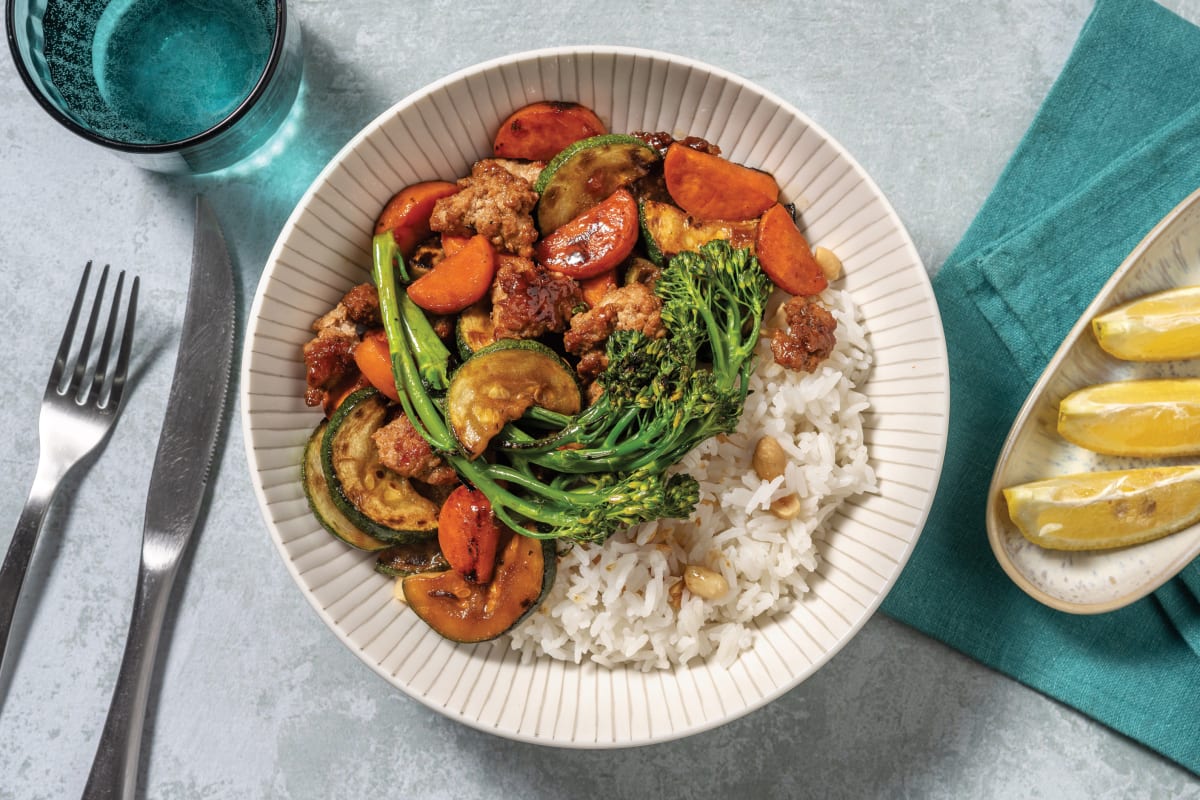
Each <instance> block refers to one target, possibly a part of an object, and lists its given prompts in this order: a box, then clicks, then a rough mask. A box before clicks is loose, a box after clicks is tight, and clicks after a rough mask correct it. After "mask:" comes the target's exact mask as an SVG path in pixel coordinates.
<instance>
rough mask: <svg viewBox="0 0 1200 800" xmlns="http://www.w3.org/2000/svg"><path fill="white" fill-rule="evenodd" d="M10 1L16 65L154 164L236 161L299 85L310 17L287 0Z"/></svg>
mask: <svg viewBox="0 0 1200 800" xmlns="http://www.w3.org/2000/svg"><path fill="white" fill-rule="evenodd" d="M6 1H7V14H6V20H7V31H8V44H9V47H10V49H11V50H12V55H13V59H14V60H15V62H16V65H17V71H18V72H19V73H20V74H21V77H22V78H23V79H24V81H25V84H26V86H28V87H29V90H30V91H31V92H32V93H33V96H34V97H35V98H36V99H37V101H38V102H39V103H41V105H42V107H43V108H45V109H46V111H48V112H49V113H50V115H51V116H52V117H54V118H55V119H56V120H58V121H59V122H60V123H62V124H63V125H64V126H66V127H67V129H69V130H71V131H72V132H74V133H76V134H78V135H79V136H82V137H83V138H84V139H87V140H89V141H91V142H94V143H96V144H99V145H101V146H103V147H105V148H107V149H109V150H111V151H113V152H114V153H116V154H117V155H119V156H121V157H123V158H125V159H127V160H129V161H132V162H133V163H135V164H137V165H138V166H141V167H145V168H147V169H151V170H155V171H158V172H173V173H204V172H212V171H215V170H219V169H223V168H225V167H229V166H232V165H233V164H236V163H237V162H239V161H241V160H242V159H244V158H246V157H247V156H249V155H250V154H251V153H253V152H254V151H255V150H257V149H258V148H259V147H260V146H261V145H263V144H264V143H265V142H266V141H267V140H268V139H269V138H270V137H271V136H272V134H274V133H275V131H276V130H277V129H278V128H279V126H280V124H281V123H282V122H283V121H284V119H286V118H287V115H288V112H289V111H290V110H291V108H292V105H293V104H294V103H295V101H296V96H297V94H298V92H299V89H300V79H301V74H302V72H303V53H302V50H301V43H300V25H299V24H298V23H297V22H296V21H295V20H294V19H292V18H289V16H288V10H287V4H286V2H284V0H112V1H111V2H106V1H105V0H6Z"/></svg>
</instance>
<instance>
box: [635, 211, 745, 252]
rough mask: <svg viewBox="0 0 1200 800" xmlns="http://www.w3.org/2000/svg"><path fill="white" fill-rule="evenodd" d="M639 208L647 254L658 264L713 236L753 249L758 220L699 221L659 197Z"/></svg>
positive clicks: (696, 248)
mask: <svg viewBox="0 0 1200 800" xmlns="http://www.w3.org/2000/svg"><path fill="white" fill-rule="evenodd" d="M638 210H639V216H640V221H641V225H642V241H643V242H644V243H645V245H646V255H647V256H648V257H649V258H650V260H651V261H653V262H654V263H655V264H658V265H659V266H662V265H664V264H666V262H668V261H670V260H671V256H674V255H676V254H677V253H682V252H684V251H686V250H699V249H700V246H701V245H703V244H706V243H708V242H711V241H713V240H714V239H725V240H726V241H728V242H729V244H730V246H732V247H734V248H743V247H744V248H749V249H750V250H751V251H752V252H753V249H754V238H755V235H756V233H757V231H758V220H755V219H749V220H735V221H730V220H707V221H699V220H695V219H692V218H691V217H689V216H688V214H687V212H686V211H684V210H683V209H682V208H679V207H678V206H675V205H672V204H670V203H660V202H658V201H656V200H643V201H642V202H641V203H640V204H639V207H638Z"/></svg>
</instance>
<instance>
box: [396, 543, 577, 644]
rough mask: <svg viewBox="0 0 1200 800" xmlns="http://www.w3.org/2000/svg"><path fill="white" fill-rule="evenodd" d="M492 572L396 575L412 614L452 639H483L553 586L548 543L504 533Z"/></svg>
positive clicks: (518, 618) (513, 619)
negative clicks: (483, 578) (479, 576)
mask: <svg viewBox="0 0 1200 800" xmlns="http://www.w3.org/2000/svg"><path fill="white" fill-rule="evenodd" d="M504 536H505V537H506V539H504V540H503V541H502V542H501V546H500V555H499V556H498V558H497V561H496V571H495V573H494V574H493V575H492V579H491V581H489V582H488V583H486V584H474V583H471V582H469V581H468V580H467V579H466V578H464V577H463V576H462V575H459V574H458V573H457V572H455V571H454V570H446V571H444V572H425V573H421V574H419V575H410V576H408V577H407V578H403V579H402V583H401V588H402V589H403V590H404V599H405V600H406V601H407V602H408V605H409V607H410V608H412V610H413V611H415V612H416V614H417V616H418V617H420V618H421V619H423V620H424V621H425V622H426V623H427V624H428V625H429V627H431V628H433V629H434V630H435V631H437V632H438V633H439V634H441V635H442V636H445V637H446V638H447V639H450V640H452V641H455V642H486V641H488V640H489V639H495V638H496V637H497V636H500V635H502V634H504V633H506V632H507V631H509V630H511V629H512V628H513V627H514V626H516V625H517V624H518V623H520V622H521V620H523V619H525V617H527V616H528V615H529V614H530V613H531V612H532V611H533V610H534V609H535V608H537V607H538V605H539V604H540V603H541V602H542V600H543V599H544V598H545V597H546V595H547V594H548V593H549V592H550V587H551V586H553V585H554V574H555V568H556V566H557V563H556V555H555V547H554V543H553V542H552V541H549V540H542V539H533V538H530V537H528V536H521V535H519V534H515V533H513V532H511V531H508V530H506V531H505V532H504Z"/></svg>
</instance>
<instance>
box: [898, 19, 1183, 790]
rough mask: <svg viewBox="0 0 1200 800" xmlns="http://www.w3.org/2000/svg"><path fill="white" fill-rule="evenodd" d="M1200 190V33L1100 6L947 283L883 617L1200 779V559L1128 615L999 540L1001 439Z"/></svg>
mask: <svg viewBox="0 0 1200 800" xmlns="http://www.w3.org/2000/svg"><path fill="white" fill-rule="evenodd" d="M1197 187H1200V29H1198V28H1196V27H1194V26H1193V25H1191V24H1189V23H1188V22H1186V21H1185V20H1183V19H1181V18H1179V17H1177V16H1175V15H1174V14H1172V13H1171V12H1169V11H1167V10H1165V9H1163V8H1162V7H1161V6H1158V5H1156V4H1154V3H1153V2H1150V0H1100V2H1098V3H1097V5H1096V7H1095V9H1094V10H1093V12H1092V14H1091V16H1090V17H1089V19H1088V21H1087V23H1086V25H1085V27H1084V29H1083V31H1082V33H1081V34H1080V37H1079V40H1078V42H1077V43H1076V46H1075V49H1074V51H1073V52H1072V54H1071V57H1070V58H1069V60H1068V62H1067V64H1066V66H1065V67H1064V69H1063V72H1062V75H1061V76H1060V77H1059V79H1058V80H1057V81H1056V82H1055V84H1054V86H1053V88H1052V89H1051V91H1050V94H1049V95H1048V96H1047V98H1046V100H1045V102H1044V104H1043V106H1042V108H1041V109H1040V110H1039V112H1038V114H1037V116H1036V118H1035V119H1034V121H1033V124H1032V126H1031V127H1030V129H1029V131H1028V132H1027V133H1026V135H1025V137H1024V139H1023V140H1022V142H1021V143H1020V145H1019V146H1018V148H1017V151H1016V153H1015V154H1014V155H1013V157H1012V159H1011V161H1010V162H1009V164H1008V166H1007V167H1006V168H1005V170H1004V173H1003V174H1002V176H1001V177H1000V179H999V181H998V183H997V185H996V187H995V189H994V190H993V192H992V194H991V195H990V196H989V197H988V199H987V202H986V203H985V204H984V207H983V209H982V210H981V211H980V213H979V215H978V217H977V218H976V219H975V221H974V222H973V223H972V225H971V226H970V228H969V229H968V231H967V233H966V234H965V236H964V237H963V240H962V242H961V243H960V244H959V245H958V247H957V248H956V249H955V250H954V252H953V253H952V254H951V255H950V257H949V258H948V259H947V261H946V263H945V264H944V265H943V266H942V267H941V269H940V270H939V271H938V273H937V274H936V276H935V278H934V282H933V285H934V291H935V293H936V295H937V298H938V303H939V306H940V309H941V313H942V319H943V323H944V325H945V330H946V340H947V347H948V352H949V358H950V377H951V390H950V439H949V446H948V449H947V453H946V460H945V466H944V469H943V472H942V478H941V484H940V487H939V490H938V493H937V496H936V498H935V500H934V504H933V507H932V509H931V512H930V516H929V520H928V522H927V524H926V526H925V529H924V531H923V533H922V534H921V538H920V540H919V542H918V544H917V547H916V549H915V551H914V553H913V556H912V559H911V561H910V562H909V564H908V566H907V567H906V568H905V569H904V571H903V573H902V574H901V576H900V579H899V581H898V583H897V585H896V586H895V588H894V589H893V590H892V592H891V593H890V594H889V595H888V597H887V598H886V599H885V601H884V604H883V610H884V612H885V613H887V614H888V615H890V616H892V617H894V618H895V619H898V620H900V621H902V622H906V623H908V624H910V625H912V626H914V627H916V628H918V629H920V630H922V631H924V632H926V633H928V634H930V635H931V636H933V637H935V638H937V639H940V640H941V641H944V642H946V643H947V644H949V645H951V646H952V647H955V648H957V649H959V650H962V651H963V652H965V653H967V654H968V655H971V656H973V657H974V658H976V659H978V660H980V661H982V662H983V663H985V664H988V665H989V666H991V667H994V668H995V669H998V670H1000V671H1001V672H1004V673H1006V674H1008V675H1011V676H1012V677H1013V678H1015V679H1017V680H1019V681H1021V682H1022V683H1025V684H1027V685H1029V686H1031V687H1033V688H1035V689H1038V690H1039V691H1042V692H1044V693H1046V694H1048V695H1050V696H1051V697H1054V698H1057V699H1058V700H1061V701H1062V702H1064V703H1067V704H1069V705H1071V706H1074V707H1075V708H1077V709H1079V710H1080V711H1082V712H1084V713H1085V714H1088V715H1089V716H1092V717H1094V718H1095V719H1097V720H1099V721H1101V722H1103V723H1105V724H1107V725H1110V726H1111V727H1113V728H1115V729H1116V730H1118V731H1121V732H1122V733H1124V734H1126V735H1128V736H1130V737H1132V738H1134V739H1136V740H1138V741H1140V742H1143V743H1144V744H1146V745H1147V746H1149V747H1151V748H1153V749H1155V750H1157V751H1159V752H1160V753H1162V754H1163V755H1165V756H1167V757H1169V758H1171V759H1174V760H1175V761H1177V762H1179V763H1180V764H1181V765H1183V766H1184V767H1186V768H1187V769H1189V770H1191V771H1192V772H1195V773H1197V774H1200V562H1194V563H1192V564H1191V565H1189V566H1188V567H1187V568H1186V569H1185V570H1184V571H1183V572H1182V573H1181V574H1180V575H1179V577H1177V578H1175V579H1173V580H1172V581H1170V582H1169V583H1168V584H1167V585H1165V586H1164V587H1162V589H1160V590H1159V591H1158V592H1156V593H1155V594H1154V595H1152V596H1150V597H1147V598H1145V599H1143V600H1141V601H1139V602H1137V603H1134V604H1133V605H1131V606H1128V607H1126V608H1124V609H1121V610H1119V611H1114V612H1110V613H1108V614H1102V615H1096V616H1076V615H1071V614H1065V613H1062V612H1058V611H1054V610H1052V609H1050V608H1047V607H1045V606H1043V605H1041V604H1039V603H1037V602H1036V601H1034V600H1032V599H1030V598H1029V597H1028V596H1027V595H1025V594H1024V593H1023V592H1022V591H1021V590H1020V589H1018V588H1017V587H1016V586H1015V585H1014V584H1013V583H1012V582H1011V581H1010V580H1009V579H1008V578H1007V577H1006V576H1005V574H1004V573H1003V572H1002V571H1001V569H1000V567H999V566H998V564H997V563H996V560H995V558H994V557H993V555H992V552H991V549H990V548H989V546H988V543H987V534H986V530H985V523H984V519H985V516H984V512H985V499H986V494H987V488H988V483H989V481H990V480H991V474H992V469H993V467H994V465H995V462H996V459H997V457H998V456H999V453H1000V448H1001V446H1002V444H1003V441H1004V437H1005V435H1006V433H1007V430H1008V428H1009V426H1010V424H1011V423H1012V421H1013V419H1014V418H1015V417H1016V414H1017V412H1018V410H1019V409H1020V407H1021V404H1022V403H1023V401H1024V399H1025V396H1026V394H1027V393H1028V392H1029V390H1030V389H1031V388H1032V386H1033V384H1034V382H1035V381H1036V380H1037V378H1038V376H1039V375H1040V373H1041V371H1042V369H1043V368H1044V367H1045V365H1046V363H1047V362H1048V361H1049V360H1050V357H1051V356H1052V355H1053V354H1054V352H1055V351H1056V350H1057V349H1058V346H1059V344H1060V343H1061V342H1062V340H1063V338H1064V337H1065V336H1066V334H1067V332H1068V331H1069V330H1070V328H1071V327H1072V325H1073V324H1074V323H1075V320H1076V319H1077V318H1078V316H1079V314H1080V313H1081V312H1082V311H1083V309H1084V308H1085V307H1086V306H1087V305H1088V304H1089V303H1090V302H1091V300H1092V298H1093V297H1094V296H1095V294H1096V292H1097V291H1099V289H1100V288H1101V286H1103V284H1104V283H1105V281H1106V280H1107V279H1108V278H1109V277H1110V276H1111V275H1112V273H1113V271H1114V270H1115V269H1116V267H1117V266H1118V265H1120V263H1121V262H1122V260H1124V258H1125V256H1126V255H1127V254H1128V253H1129V252H1130V251H1131V250H1132V249H1133V248H1134V246H1136V245H1137V243H1138V242H1139V241H1140V240H1141V239H1142V237H1144V236H1145V234H1146V233H1147V232H1148V231H1149V230H1150V229H1151V228H1152V227H1153V226H1154V225H1155V223H1157V222H1158V220H1159V219H1161V218H1162V217H1163V216H1164V215H1165V214H1166V213H1167V212H1169V211H1170V210H1171V209H1172V208H1173V207H1174V206H1175V205H1177V204H1178V203H1179V202H1180V201H1181V200H1183V199H1184V198H1185V197H1186V196H1187V195H1189V194H1190V193H1191V192H1192V191H1193V190H1194V189H1196V188H1197Z"/></svg>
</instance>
